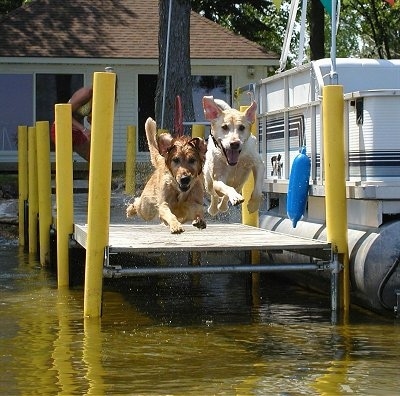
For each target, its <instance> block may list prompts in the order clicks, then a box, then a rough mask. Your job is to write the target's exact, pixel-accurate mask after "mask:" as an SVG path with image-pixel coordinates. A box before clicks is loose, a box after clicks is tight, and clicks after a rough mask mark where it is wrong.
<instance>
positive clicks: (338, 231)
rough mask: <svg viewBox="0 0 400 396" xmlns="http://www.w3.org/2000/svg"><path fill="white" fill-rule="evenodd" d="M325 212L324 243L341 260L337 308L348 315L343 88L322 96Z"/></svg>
mask: <svg viewBox="0 0 400 396" xmlns="http://www.w3.org/2000/svg"><path fill="white" fill-rule="evenodd" d="M322 114H323V139H324V171H325V210H326V230H327V240H328V242H331V243H332V246H333V248H334V249H335V250H336V253H338V255H339V257H340V258H342V262H341V264H342V265H343V271H341V273H340V278H341V279H340V289H341V290H340V296H338V297H339V298H340V302H339V306H340V307H341V308H343V310H344V312H345V313H347V312H348V310H349V306H350V287H349V258H348V241H347V203H346V176H345V158H344V153H345V151H344V126H343V125H344V124H343V119H344V98H343V86H341V85H327V86H325V87H323V95H322Z"/></svg>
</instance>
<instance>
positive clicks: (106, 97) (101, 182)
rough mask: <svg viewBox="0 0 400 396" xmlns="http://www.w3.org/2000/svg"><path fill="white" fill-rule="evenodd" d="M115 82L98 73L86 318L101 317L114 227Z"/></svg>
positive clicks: (87, 250)
mask: <svg viewBox="0 0 400 396" xmlns="http://www.w3.org/2000/svg"><path fill="white" fill-rule="evenodd" d="M115 81H116V76H115V73H111V72H96V73H94V78H93V111H92V114H93V115H92V133H91V150H90V167H89V199H88V239H87V247H86V268H85V295H84V315H85V316H86V317H100V316H101V304H102V288H103V265H104V249H105V248H106V246H107V245H108V233H109V224H110V201H111V191H110V190H111V172H112V150H113V124H114V104H115V103H114V101H115Z"/></svg>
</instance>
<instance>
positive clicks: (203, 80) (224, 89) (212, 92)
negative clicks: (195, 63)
mask: <svg viewBox="0 0 400 396" xmlns="http://www.w3.org/2000/svg"><path fill="white" fill-rule="evenodd" d="M192 81H193V82H192V84H193V106H194V114H195V117H196V121H197V122H204V121H206V120H205V118H204V111H203V104H202V99H203V96H214V98H218V99H222V100H224V101H225V102H226V103H228V104H231V99H232V79H231V77H230V76H193V80H192Z"/></svg>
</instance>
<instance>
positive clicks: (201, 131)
mask: <svg viewBox="0 0 400 396" xmlns="http://www.w3.org/2000/svg"><path fill="white" fill-rule="evenodd" d="M205 129H206V128H205V126H204V125H201V124H193V126H192V137H194V138H195V137H198V138H202V139H204V135H205Z"/></svg>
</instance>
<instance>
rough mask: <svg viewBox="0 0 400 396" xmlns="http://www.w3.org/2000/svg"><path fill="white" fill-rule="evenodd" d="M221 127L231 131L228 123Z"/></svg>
mask: <svg viewBox="0 0 400 396" xmlns="http://www.w3.org/2000/svg"><path fill="white" fill-rule="evenodd" d="M221 128H222V129H223V130H224V131H229V125H228V124H223V125H222V126H221Z"/></svg>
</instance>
